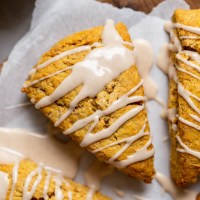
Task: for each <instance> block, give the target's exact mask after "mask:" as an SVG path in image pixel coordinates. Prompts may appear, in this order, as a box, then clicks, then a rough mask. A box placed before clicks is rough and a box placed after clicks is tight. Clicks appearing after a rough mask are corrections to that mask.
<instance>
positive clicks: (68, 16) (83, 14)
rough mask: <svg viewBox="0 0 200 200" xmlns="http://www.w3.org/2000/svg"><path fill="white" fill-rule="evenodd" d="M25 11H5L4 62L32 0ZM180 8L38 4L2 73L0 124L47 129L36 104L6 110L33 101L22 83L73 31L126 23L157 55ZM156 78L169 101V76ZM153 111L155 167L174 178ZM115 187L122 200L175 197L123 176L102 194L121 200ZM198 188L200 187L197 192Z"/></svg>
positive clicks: (0, 49)
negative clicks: (144, 10)
mask: <svg viewBox="0 0 200 200" xmlns="http://www.w3.org/2000/svg"><path fill="white" fill-rule="evenodd" d="M22 2H23V1H21V3H22ZM24 2H25V1H24ZM19 3H20V2H19ZM12 6H14V5H12ZM22 7H23V9H22V10H21V8H22ZM22 7H19V8H18V10H17V11H16V12H22V11H23V12H22V13H21V15H20V17H18V18H17V17H16V16H18V15H15V14H9V12H6V13H7V17H6V18H5V19H6V20H7V21H8V22H9V23H11V25H10V26H8V25H6V24H4V23H2V22H3V21H4V20H5V19H4V18H1V20H0V44H1V45H0V61H3V60H4V59H5V58H6V57H7V55H8V52H9V51H10V50H11V47H12V46H13V44H14V43H15V42H16V41H18V39H19V38H20V36H22V34H23V33H25V32H26V31H27V30H28V27H29V21H30V17H31V9H32V7H33V1H30V2H29V4H27V5H25V6H24V5H23V6H22ZM178 7H179V8H180V7H182V8H187V5H186V4H185V3H184V2H183V1H181V0H176V1H175V0H168V1H166V2H165V3H162V4H160V5H159V6H158V7H157V8H155V9H154V10H153V11H152V13H151V14H150V15H148V16H146V15H145V14H143V13H141V12H135V11H133V10H131V9H128V8H125V9H121V10H120V9H117V8H114V7H112V6H111V5H108V4H101V3H98V2H95V1H93V0H79V1H71V0H57V1H54V0H42V1H38V3H37V8H36V10H35V12H34V14H33V21H32V24H31V30H30V31H29V32H28V33H27V34H26V35H25V36H24V37H23V38H22V39H21V40H20V41H19V42H18V44H17V45H16V46H15V47H14V49H13V51H12V53H11V55H10V57H9V59H8V62H7V63H6V64H5V65H4V67H3V70H2V73H1V77H0V88H1V89H0V98H1V101H0V116H1V117H0V126H4V127H13V128H27V129H29V130H33V131H37V132H40V133H44V132H45V131H46V123H47V120H46V119H45V118H44V117H43V116H42V115H41V114H40V112H38V111H37V110H35V108H33V106H28V107H21V108H15V109H10V110H5V108H6V107H7V106H11V105H15V104H19V103H22V102H27V101H28V100H27V98H26V97H25V95H24V94H21V92H20V88H21V86H22V83H23V82H24V80H25V79H26V77H27V74H28V72H29V71H30V69H31V67H32V66H33V65H34V64H35V63H36V62H37V60H38V58H39V56H40V55H41V54H42V53H43V52H45V51H46V50H48V49H49V48H50V47H51V46H52V45H53V44H54V43H55V42H56V41H58V40H59V39H61V38H63V37H64V36H66V35H69V34H71V33H73V32H76V31H79V30H82V29H86V28H89V27H93V26H95V25H101V24H103V23H104V21H105V19H107V18H112V19H114V20H115V22H118V21H123V22H124V23H125V24H126V25H127V26H128V28H129V31H130V34H131V37H132V39H133V40H134V39H136V38H144V39H146V40H148V41H149V42H150V43H151V44H152V46H153V49H154V51H155V52H154V53H155V54H156V53H157V52H158V51H159V48H160V47H161V45H162V43H163V42H165V41H167V40H168V37H167V36H166V34H165V33H164V31H163V24H164V20H167V19H168V20H169V19H170V16H171V15H172V13H173V11H174V9H175V8H178ZM58 11H59V12H58ZM13 12H14V11H13ZM13 21H14V22H13ZM144 56H145V55H144ZM144 59H145V57H144ZM151 77H152V78H153V79H154V80H155V82H156V83H157V85H158V86H159V93H158V96H159V97H160V98H161V99H163V100H164V101H165V102H167V93H168V86H167V85H168V81H167V78H166V77H165V75H164V74H163V73H162V72H161V71H160V70H159V69H157V68H156V66H154V67H153V70H152V71H151ZM148 110H149V120H150V124H151V130H152V134H153V143H154V145H155V151H156V154H155V166H156V169H157V170H158V171H160V172H162V173H164V174H165V175H169V143H168V142H166V143H163V139H164V138H166V137H167V136H168V130H167V122H166V121H164V120H163V119H162V118H161V117H160V113H161V110H162V108H161V107H160V105H158V104H157V103H156V102H153V101H152V102H149V103H148ZM92 159H93V156H92V155H91V154H89V153H87V154H86V155H85V156H84V157H83V159H82V160H81V167H80V170H79V173H78V176H77V178H76V180H77V181H79V182H82V183H83V182H84V181H83V176H82V174H83V171H84V169H85V168H86V167H87V166H88V165H89V163H90V162H91V160H92ZM102 170H103V169H102ZM111 187H117V188H119V189H122V190H123V191H125V194H126V195H125V197H124V198H123V199H126V200H129V199H134V195H135V194H137V195H141V196H143V197H147V198H148V199H152V200H160V199H164V200H168V199H171V198H170V197H169V196H168V195H167V194H163V193H162V190H161V188H160V186H159V185H158V184H157V183H156V182H155V181H153V183H152V184H151V185H146V184H143V183H141V182H140V181H137V180H133V179H131V178H129V177H127V176H125V175H123V174H121V173H120V172H116V173H114V174H112V175H111V176H109V177H107V178H106V179H105V181H104V183H103V185H102V188H101V191H102V192H103V193H105V194H107V195H110V196H111V197H113V199H116V200H118V199H121V198H119V197H117V196H116V195H115V194H114V193H113V192H112V190H111ZM199 187H200V184H198V185H196V187H194V188H196V189H197V188H199Z"/></svg>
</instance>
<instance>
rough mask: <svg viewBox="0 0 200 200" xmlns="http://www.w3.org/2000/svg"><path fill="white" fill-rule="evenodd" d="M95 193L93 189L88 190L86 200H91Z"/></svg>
mask: <svg viewBox="0 0 200 200" xmlns="http://www.w3.org/2000/svg"><path fill="white" fill-rule="evenodd" d="M95 191H96V190H95V188H92V187H91V188H90V190H89V191H88V193H87V196H86V200H92V199H93V196H94V193H95Z"/></svg>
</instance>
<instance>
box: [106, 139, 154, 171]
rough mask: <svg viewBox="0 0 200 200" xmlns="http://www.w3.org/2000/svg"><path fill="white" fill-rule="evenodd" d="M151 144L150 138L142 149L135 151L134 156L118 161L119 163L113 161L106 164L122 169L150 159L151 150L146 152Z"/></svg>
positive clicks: (152, 152)
mask: <svg viewBox="0 0 200 200" xmlns="http://www.w3.org/2000/svg"><path fill="white" fill-rule="evenodd" d="M151 144H152V139H151V138H150V139H149V141H148V142H147V143H146V144H145V145H144V146H143V147H142V148H140V149H138V150H136V152H135V153H134V154H132V155H129V156H127V158H126V159H125V160H120V161H115V160H114V161H108V162H109V163H112V165H113V166H115V167H118V168H124V167H127V166H128V165H130V164H132V163H136V162H139V161H143V160H146V159H148V158H151V157H152V156H153V155H154V149H153V148H152V149H151V150H148V148H149V147H150V146H151Z"/></svg>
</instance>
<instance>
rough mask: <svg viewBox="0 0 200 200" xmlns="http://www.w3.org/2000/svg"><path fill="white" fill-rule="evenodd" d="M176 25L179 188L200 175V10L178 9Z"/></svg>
mask: <svg viewBox="0 0 200 200" xmlns="http://www.w3.org/2000/svg"><path fill="white" fill-rule="evenodd" d="M173 22H174V24H172V26H171V28H172V29H171V32H172V31H173V32H174V34H175V35H176V38H177V39H178V40H177V41H179V42H176V45H175V46H176V48H172V49H171V50H172V51H171V57H172V61H173V67H174V69H175V71H174V77H173V75H172V77H171V78H172V79H170V92H169V113H170V116H171V117H170V119H169V126H170V135H171V141H172V144H171V173H172V177H173V179H174V181H175V182H176V183H177V184H178V185H184V184H189V183H195V182H196V181H197V178H198V176H199V175H200V89H199V88H200V55H199V53H200V42H199V41H200V40H199V39H198V38H200V10H176V11H175V13H174V16H173ZM182 25H184V26H182ZM185 25H186V26H185ZM190 27H198V29H196V30H199V34H194V33H192V32H189V31H187V30H189V29H190ZM188 28H189V29H188ZM186 29H187V30H186ZM190 31H194V30H191V29H190ZM174 41H175V39H174ZM174 41H172V43H173V42H174ZM195 60H196V61H195ZM171 72H173V70H171Z"/></svg>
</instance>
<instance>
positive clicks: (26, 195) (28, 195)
mask: <svg viewBox="0 0 200 200" xmlns="http://www.w3.org/2000/svg"><path fill="white" fill-rule="evenodd" d="M35 176H37V178H36V180H35V182H34V183H33V185H32V187H31V189H30V190H29V185H30V182H31V181H32V179H33V177H35ZM41 180H42V167H41V166H39V167H38V168H37V169H35V170H34V171H31V172H30V174H29V175H28V176H27V178H26V180H25V182H24V188H23V196H22V199H23V200H31V199H32V197H33V195H34V193H35V191H36V190H37V187H38V185H39V184H40V182H41Z"/></svg>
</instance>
